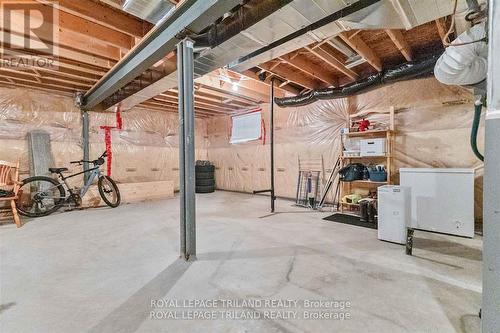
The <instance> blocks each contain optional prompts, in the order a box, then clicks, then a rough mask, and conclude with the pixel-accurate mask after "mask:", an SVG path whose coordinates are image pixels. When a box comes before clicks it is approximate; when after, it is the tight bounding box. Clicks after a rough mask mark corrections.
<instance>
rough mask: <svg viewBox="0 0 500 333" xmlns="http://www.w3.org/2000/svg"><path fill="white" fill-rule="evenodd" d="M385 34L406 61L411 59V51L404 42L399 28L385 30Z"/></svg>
mask: <svg viewBox="0 0 500 333" xmlns="http://www.w3.org/2000/svg"><path fill="white" fill-rule="evenodd" d="M385 32H386V34H387V35H388V36H389V37H390V38H391V40H392V42H393V43H394V45H396V47H397V48H398V50H399V52H401V54H402V55H403V56H404V57H405V59H406V61H412V60H413V55H412V52H411V47H410V45H409V44H408V42H406V40H405V38H404V36H403V34H402V33H401V30H395V29H393V30H386V31H385Z"/></svg>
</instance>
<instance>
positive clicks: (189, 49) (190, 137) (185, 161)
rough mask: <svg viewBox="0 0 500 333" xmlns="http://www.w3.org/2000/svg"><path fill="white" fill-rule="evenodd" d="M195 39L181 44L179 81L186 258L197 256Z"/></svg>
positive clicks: (182, 232)
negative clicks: (194, 102) (194, 103)
mask: <svg viewBox="0 0 500 333" xmlns="http://www.w3.org/2000/svg"><path fill="white" fill-rule="evenodd" d="M193 60H194V57H193V41H192V40H190V39H188V38H186V39H184V40H182V41H181V42H180V43H179V44H177V73H178V83H179V164H180V165H179V183H180V245H181V246H180V251H181V257H182V258H183V259H184V260H195V259H196V197H195V167H194V166H195V161H194V160H195V151H194V106H193V100H194V84H193V80H194V66H193Z"/></svg>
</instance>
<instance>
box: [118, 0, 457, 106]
mask: <svg viewBox="0 0 500 333" xmlns="http://www.w3.org/2000/svg"><path fill="white" fill-rule="evenodd" d="M459 1H460V2H464V3H465V0H459ZM424 2H425V4H424ZM465 6H466V4H465ZM354 7H356V8H357V9H356V10H354V11H348V10H347V11H345V9H347V8H354ZM452 11H453V2H452V1H422V0H379V1H376V0H374V1H369V0H358V1H347V0H329V1H321V0H313V1H311V0H294V1H292V2H291V3H289V4H286V5H285V6H283V7H282V8H281V9H279V10H277V11H275V12H273V13H272V14H270V15H268V16H266V17H265V18H264V19H261V20H260V21H258V22H256V23H255V24H253V25H252V26H250V27H248V28H246V29H244V30H243V31H241V32H239V33H238V34H236V35H234V36H233V37H231V38H229V39H228V40H226V41H224V42H223V43H221V44H219V45H218V46H216V47H214V48H211V49H208V50H205V51H203V52H202V53H201V54H200V55H199V56H198V57H197V58H196V60H195V76H197V77H199V76H203V75H205V74H207V73H209V72H211V71H213V70H215V69H217V68H220V67H223V66H226V65H227V66H228V68H230V69H232V70H235V71H239V72H242V71H244V70H247V69H249V68H252V67H254V66H257V65H259V64H261V63H264V62H267V61H269V60H271V59H275V58H277V57H280V56H283V55H284V54H287V53H289V52H292V51H294V50H297V49H299V48H302V47H304V46H307V45H310V44H312V43H314V42H318V41H322V40H324V39H327V38H334V37H335V36H336V35H338V34H339V33H340V32H342V31H345V30H351V29H411V28H413V27H415V26H417V25H420V24H423V23H426V22H429V21H433V20H435V19H438V18H441V17H443V16H447V15H450V14H451V13H452ZM333 14H338V16H337V17H336V18H335V19H334V20H330V21H328V22H324V24H319V25H315V24H316V23H318V22H321V21H322V20H325V18H328V17H331V16H332V15H333ZM310 26H313V28H311V29H309V30H308V31H306V32H303V33H300V34H298V32H302V30H304V28H305V27H310ZM338 46H339V48H341V47H342V45H338ZM349 51H350V50H349V49H348V48H347V49H344V50H343V53H344V54H346V53H347V54H349ZM351 51H352V50H351ZM349 57H350V59H351V62H350V63H349V64H346V65H349V67H354V66H356V65H357V64H360V63H363V62H364V59H362V58H357V57H356V55H355V54H350V55H349ZM176 77H177V73H176V72H175V71H174V72H172V73H170V74H168V75H166V76H164V77H162V78H160V79H159V80H156V81H155V82H152V83H151V84H149V85H148V86H147V87H145V88H144V89H141V90H140V91H137V92H135V93H133V94H130V95H129V96H127V97H126V98H124V99H121V104H122V107H123V108H124V109H128V108H131V107H133V106H135V105H137V104H138V103H141V102H143V101H145V100H148V99H150V98H153V97H155V96H157V95H159V94H161V93H163V92H165V91H167V90H169V89H171V88H174V87H176V85H177V79H176ZM108 106H109V105H108Z"/></svg>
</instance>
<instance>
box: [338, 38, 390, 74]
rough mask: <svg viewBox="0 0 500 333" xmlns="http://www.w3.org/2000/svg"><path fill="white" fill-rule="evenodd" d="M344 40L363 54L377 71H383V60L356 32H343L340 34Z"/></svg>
mask: <svg viewBox="0 0 500 333" xmlns="http://www.w3.org/2000/svg"><path fill="white" fill-rule="evenodd" d="M339 37H340V38H342V40H343V41H344V42H345V43H346V44H347V45H349V46H350V47H351V48H352V49H353V50H354V51H356V52H357V53H358V54H359V55H360V56H362V57H363V58H364V59H365V60H366V61H367V62H368V63H369V64H370V65H372V66H373V68H375V69H376V70H377V71H379V72H380V71H382V61H381V60H380V58H379V57H378V56H377V55H376V54H375V52H373V50H372V49H371V48H370V47H369V46H368V45H367V44H366V43H365V42H364V41H363V40H362V39H361V37H360V36H359V35H358V34H357V33H356V32H355V33H348V32H342V33H341V34H340V35H339Z"/></svg>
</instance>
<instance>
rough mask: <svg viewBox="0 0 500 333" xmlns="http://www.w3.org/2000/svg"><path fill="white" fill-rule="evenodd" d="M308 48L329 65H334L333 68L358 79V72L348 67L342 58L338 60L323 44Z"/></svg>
mask: <svg viewBox="0 0 500 333" xmlns="http://www.w3.org/2000/svg"><path fill="white" fill-rule="evenodd" d="M306 49H307V50H308V51H309V52H311V53H312V54H314V55H315V56H316V57H318V58H320V59H321V60H323V61H324V62H325V63H327V64H328V65H330V66H332V67H333V68H335V69H336V70H338V71H339V72H342V73H343V74H344V75H346V76H348V77H349V78H351V79H353V80H356V79H357V78H358V74H357V73H356V72H355V71H353V70H352V69H349V68H347V67H346V66H345V65H344V64H343V63H342V62H341V61H340V60H338V59H337V58H335V57H334V56H333V55H331V54H330V53H329V52H328V51H326V50H325V49H324V48H323V46H319V47H316V48H311V47H307V48H306Z"/></svg>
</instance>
